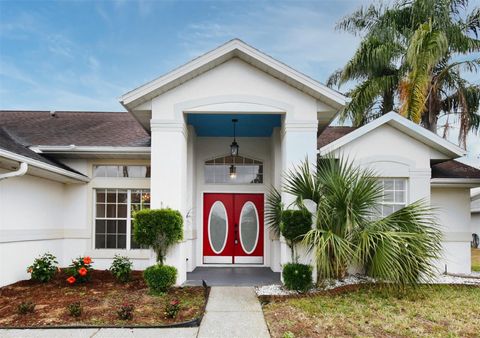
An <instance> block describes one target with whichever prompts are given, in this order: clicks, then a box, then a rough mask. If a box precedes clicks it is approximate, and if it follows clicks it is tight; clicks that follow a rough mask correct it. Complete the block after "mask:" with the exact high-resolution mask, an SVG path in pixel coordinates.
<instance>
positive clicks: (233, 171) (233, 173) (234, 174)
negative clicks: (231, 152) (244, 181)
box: [230, 164, 237, 179]
mask: <svg viewBox="0 0 480 338" xmlns="http://www.w3.org/2000/svg"><path fill="white" fill-rule="evenodd" d="M236 177H237V168H236V167H235V166H234V165H233V164H232V165H231V166H230V178H231V179H235V178H236Z"/></svg>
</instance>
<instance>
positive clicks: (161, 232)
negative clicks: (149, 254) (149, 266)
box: [133, 209, 183, 264]
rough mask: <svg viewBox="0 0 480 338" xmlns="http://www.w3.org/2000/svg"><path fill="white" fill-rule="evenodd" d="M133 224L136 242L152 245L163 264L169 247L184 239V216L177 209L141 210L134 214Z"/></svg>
mask: <svg viewBox="0 0 480 338" xmlns="http://www.w3.org/2000/svg"><path fill="white" fill-rule="evenodd" d="M133 224H134V227H133V236H134V238H135V242H137V243H138V244H140V245H145V246H150V247H152V248H153V250H154V251H155V252H156V254H157V262H159V263H160V264H163V262H164V260H165V256H166V255H167V250H168V248H169V247H170V246H171V245H173V244H175V243H178V242H179V241H181V240H182V239H183V218H182V214H180V212H179V211H177V210H172V209H144V210H140V211H137V212H136V213H135V214H134V221H133Z"/></svg>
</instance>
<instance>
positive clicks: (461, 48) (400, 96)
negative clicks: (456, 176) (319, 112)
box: [328, 0, 480, 145]
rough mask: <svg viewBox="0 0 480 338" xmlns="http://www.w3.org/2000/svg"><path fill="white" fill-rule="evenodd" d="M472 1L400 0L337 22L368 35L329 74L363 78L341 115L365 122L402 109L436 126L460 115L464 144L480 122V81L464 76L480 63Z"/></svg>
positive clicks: (477, 15)
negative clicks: (340, 66)
mask: <svg viewBox="0 0 480 338" xmlns="http://www.w3.org/2000/svg"><path fill="white" fill-rule="evenodd" d="M467 8H468V0H413V1H406V0H396V1H395V2H393V4H392V5H389V6H386V5H384V4H382V3H380V4H374V5H370V6H367V7H361V8H360V9H359V10H357V11H355V12H354V13H352V14H351V15H349V16H347V17H345V18H344V19H342V20H341V21H340V22H339V23H338V24H337V29H339V30H343V31H347V32H350V33H353V34H355V35H360V36H361V37H362V41H361V43H360V46H359V47H358V49H357V51H356V52H355V54H354V56H353V57H352V59H351V60H349V61H348V62H347V64H346V65H345V66H344V67H343V68H342V69H339V70H337V71H336V72H334V73H333V74H332V75H331V76H330V78H329V80H328V85H330V86H333V85H337V86H339V87H340V86H342V85H344V84H345V83H346V82H349V81H354V82H356V83H357V84H356V86H355V87H354V88H353V89H352V90H351V91H350V92H349V93H348V94H349V96H350V97H351V99H352V100H351V102H350V103H349V104H348V105H347V107H346V108H345V110H344V111H343V113H342V115H341V117H342V118H343V119H345V118H347V117H348V118H350V119H351V120H352V121H353V124H354V125H355V126H360V125H363V124H365V123H367V122H369V121H370V120H372V119H375V118H377V117H379V116H381V115H383V114H386V113H388V112H389V111H392V110H395V111H398V112H400V113H402V114H403V115H404V116H406V117H407V118H409V119H411V120H412V121H415V122H417V123H422V125H423V126H424V127H425V128H428V129H429V130H431V131H433V132H437V129H438V126H437V122H438V118H439V117H440V116H442V115H449V114H454V115H455V116H456V118H458V119H459V121H460V127H461V128H460V136H459V141H460V143H461V144H463V145H465V138H466V135H467V132H468V131H470V130H473V131H478V129H479V127H480V116H479V115H478V108H479V99H480V86H479V85H478V84H471V83H469V82H468V81H467V80H465V79H464V78H463V77H462V71H468V72H477V70H478V68H479V67H480V59H479V58H474V57H473V56H472V55H474V54H473V53H477V52H479V51H480V40H479V39H478V34H479V33H480V8H474V9H473V10H471V11H470V13H465V12H466V11H467ZM446 127H448V124H447V125H446ZM446 130H448V128H446ZM445 135H446V132H445V133H444V136H445Z"/></svg>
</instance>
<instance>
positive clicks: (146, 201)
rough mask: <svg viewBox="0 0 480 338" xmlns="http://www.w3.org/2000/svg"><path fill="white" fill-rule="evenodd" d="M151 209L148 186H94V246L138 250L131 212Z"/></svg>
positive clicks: (97, 247) (96, 247)
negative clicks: (110, 187)
mask: <svg viewBox="0 0 480 338" xmlns="http://www.w3.org/2000/svg"><path fill="white" fill-rule="evenodd" d="M149 208H150V191H149V190H146V189H143V190H142V189H95V249H127V250H130V249H138V248H140V246H139V245H138V244H136V243H135V241H134V238H133V231H132V230H133V229H132V227H133V222H132V215H133V213H134V212H135V211H138V210H141V209H149Z"/></svg>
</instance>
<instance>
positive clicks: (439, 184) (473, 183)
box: [430, 178, 480, 188]
mask: <svg viewBox="0 0 480 338" xmlns="http://www.w3.org/2000/svg"><path fill="white" fill-rule="evenodd" d="M430 185H431V186H432V188H475V187H480V178H432V179H431V180H430Z"/></svg>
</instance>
